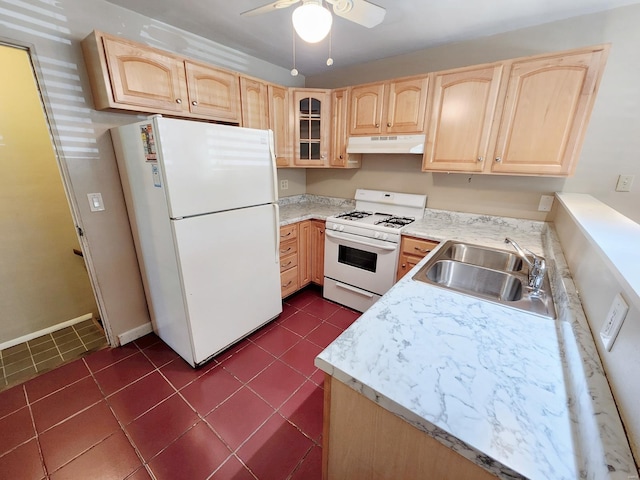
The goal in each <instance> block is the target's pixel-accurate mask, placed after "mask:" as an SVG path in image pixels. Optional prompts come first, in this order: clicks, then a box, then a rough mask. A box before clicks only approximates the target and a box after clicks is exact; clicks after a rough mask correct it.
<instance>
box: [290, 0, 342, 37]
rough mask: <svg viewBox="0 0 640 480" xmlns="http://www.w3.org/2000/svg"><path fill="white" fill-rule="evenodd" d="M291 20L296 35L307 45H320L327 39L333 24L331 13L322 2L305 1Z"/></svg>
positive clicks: (314, 0)
mask: <svg viewBox="0 0 640 480" xmlns="http://www.w3.org/2000/svg"><path fill="white" fill-rule="evenodd" d="M291 18H292V20H293V27H294V28H295V29H296V33H297V34H298V35H299V36H300V38H301V39H302V40H304V41H305V42H307V43H318V42H319V41H320V40H322V39H323V38H324V37H326V36H327V34H328V33H329V30H331V23H332V22H333V17H332V16H331V12H330V11H329V10H327V9H326V8H324V7H323V6H322V0H303V3H302V5H300V6H299V7H298V8H296V9H295V10H294V11H293V15H292V17H291Z"/></svg>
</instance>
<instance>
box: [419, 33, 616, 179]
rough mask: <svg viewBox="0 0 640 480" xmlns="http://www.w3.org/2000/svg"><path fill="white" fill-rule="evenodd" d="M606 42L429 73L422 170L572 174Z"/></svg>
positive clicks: (604, 54) (591, 104)
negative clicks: (431, 77)
mask: <svg viewBox="0 0 640 480" xmlns="http://www.w3.org/2000/svg"><path fill="white" fill-rule="evenodd" d="M608 50H609V46H608V45H604V46H596V47H589V48H582V49H576V50H571V51H568V52H560V53H556V54H553V55H537V56H535V57H528V58H523V59H516V60H511V61H507V62H502V63H501V64H499V65H496V64H494V65H485V66H482V67H474V68H471V69H459V70H453V71H449V72H439V73H437V74H435V79H434V84H433V89H432V90H433V91H432V98H433V104H432V108H431V114H430V120H429V127H428V128H429V131H428V135H427V142H426V148H425V155H424V162H423V170H425V171H451V172H455V171H460V172H470V173H494V174H510V175H548V176H567V175H571V174H573V172H574V170H575V167H576V164H577V162H578V159H579V156H580V149H581V147H582V142H583V139H584V134H585V131H586V128H587V125H588V121H589V117H590V115H591V110H592V108H593V104H594V102H595V97H596V92H597V89H598V86H599V83H600V78H601V76H602V72H603V69H604V64H605V62H606V58H607V54H608Z"/></svg>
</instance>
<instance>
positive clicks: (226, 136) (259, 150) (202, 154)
mask: <svg viewBox="0 0 640 480" xmlns="http://www.w3.org/2000/svg"><path fill="white" fill-rule="evenodd" d="M154 121H155V123H156V133H155V137H156V146H157V149H158V160H159V166H160V169H161V171H162V175H163V180H164V186H165V189H166V196H167V202H168V205H169V216H170V217H171V218H181V217H190V216H193V215H201V214H204V213H210V212H221V211H224V210H232V209H234V208H242V207H248V206H251V205H263V204H266V203H273V202H275V201H277V195H278V192H277V190H276V187H277V185H276V182H275V175H276V172H275V167H274V160H273V157H272V153H271V141H270V138H271V135H270V132H269V131H268V130H256V129H251V128H241V127H232V126H228V125H216V124H213V123H204V122H194V121H188V120H179V119H172V118H163V117H155V118H154Z"/></svg>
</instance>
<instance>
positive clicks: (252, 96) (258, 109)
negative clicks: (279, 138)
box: [240, 77, 269, 130]
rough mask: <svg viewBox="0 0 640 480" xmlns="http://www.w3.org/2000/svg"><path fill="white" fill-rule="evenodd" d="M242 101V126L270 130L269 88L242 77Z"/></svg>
mask: <svg viewBox="0 0 640 480" xmlns="http://www.w3.org/2000/svg"><path fill="white" fill-rule="evenodd" d="M240 101H241V102H242V126H243V127H247V128H260V129H263V130H264V129H267V128H269V119H268V116H267V86H266V85H265V84H264V83H262V82H259V81H257V80H253V79H251V78H246V77H240Z"/></svg>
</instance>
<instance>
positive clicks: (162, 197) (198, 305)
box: [111, 116, 282, 367]
mask: <svg viewBox="0 0 640 480" xmlns="http://www.w3.org/2000/svg"><path fill="white" fill-rule="evenodd" d="M111 136H112V139H113V144H114V148H115V152H116V157H117V160H118V169H119V171H120V178H121V181H122V186H123V190H124V195H125V199H126V203H127V211H128V215H129V221H130V223H131V228H132V231H133V236H134V242H135V246H136V253H137V256H138V262H139V265H140V270H141V273H142V279H143V283H144V288H145V294H146V297H147V304H148V306H149V311H150V314H151V319H152V323H153V328H154V331H155V332H156V333H157V334H158V336H159V337H160V338H161V339H162V340H164V342H166V343H167V344H168V345H169V346H170V347H171V348H172V349H174V350H175V351H176V352H177V353H178V354H179V355H180V356H181V357H182V358H184V359H185V360H186V361H187V362H188V363H189V364H190V365H191V366H194V367H195V366H197V365H199V364H202V363H204V362H206V361H207V360H209V359H210V358H211V357H212V356H214V355H216V354H217V353H219V352H221V351H222V350H224V349H225V348H227V347H228V346H230V345H232V344H233V343H235V342H237V341H238V340H240V339H241V338H243V337H245V336H246V335H247V334H249V333H250V332H252V331H254V330H256V329H257V328H259V327H260V326H261V325H263V324H265V323H267V322H269V321H270V320H272V319H273V318H275V317H276V316H278V315H279V314H280V313H281V312H282V302H281V298H280V267H279V238H280V235H279V216H278V205H277V195H278V190H277V178H276V166H275V158H274V154H273V135H272V132H271V131H270V130H256V129H249V128H240V127H232V126H227V125H216V124H211V123H204V122H195V121H189V120H179V119H170V118H164V117H161V116H153V117H150V118H149V119H148V120H145V121H142V122H138V123H134V124H132V125H125V126H122V127H117V128H113V129H111Z"/></svg>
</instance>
